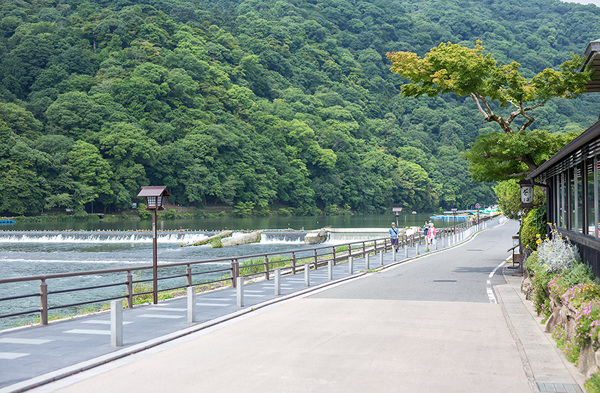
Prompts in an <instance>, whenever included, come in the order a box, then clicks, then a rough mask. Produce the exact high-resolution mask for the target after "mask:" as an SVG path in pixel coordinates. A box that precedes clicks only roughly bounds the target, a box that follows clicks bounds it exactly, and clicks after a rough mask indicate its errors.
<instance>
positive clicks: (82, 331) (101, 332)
mask: <svg viewBox="0 0 600 393" xmlns="http://www.w3.org/2000/svg"><path fill="white" fill-rule="evenodd" d="M63 333H69V334H95V335H102V336H110V330H95V329H72V330H67V331H64V332H63Z"/></svg>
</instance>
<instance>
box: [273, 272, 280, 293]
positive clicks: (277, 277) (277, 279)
mask: <svg viewBox="0 0 600 393" xmlns="http://www.w3.org/2000/svg"><path fill="white" fill-rule="evenodd" d="M274 273H275V296H279V295H281V270H280V269H275V272H274Z"/></svg>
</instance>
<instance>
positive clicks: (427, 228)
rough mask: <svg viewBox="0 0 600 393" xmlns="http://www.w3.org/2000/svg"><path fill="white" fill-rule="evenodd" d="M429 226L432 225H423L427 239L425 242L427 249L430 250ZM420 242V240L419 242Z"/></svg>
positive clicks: (426, 223)
mask: <svg viewBox="0 0 600 393" xmlns="http://www.w3.org/2000/svg"><path fill="white" fill-rule="evenodd" d="M429 226H430V224H429V223H428V222H427V221H425V225H423V237H425V242H426V243H427V248H429V236H428V235H429ZM419 242H420V240H419Z"/></svg>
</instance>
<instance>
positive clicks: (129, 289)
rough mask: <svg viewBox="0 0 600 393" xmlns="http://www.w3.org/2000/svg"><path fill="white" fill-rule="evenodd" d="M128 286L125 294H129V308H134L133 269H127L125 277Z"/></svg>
mask: <svg viewBox="0 0 600 393" xmlns="http://www.w3.org/2000/svg"><path fill="white" fill-rule="evenodd" d="M125 283H126V287H127V289H126V290H125V294H126V295H127V308H133V276H132V275H131V271H129V270H128V271H127V278H126V279H125Z"/></svg>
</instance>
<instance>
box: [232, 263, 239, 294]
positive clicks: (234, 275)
mask: <svg viewBox="0 0 600 393" xmlns="http://www.w3.org/2000/svg"><path fill="white" fill-rule="evenodd" d="M239 275H240V264H239V263H238V260H237V259H232V260H231V286H232V287H234V288H235V287H236V286H237V278H238V277H239Z"/></svg>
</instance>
